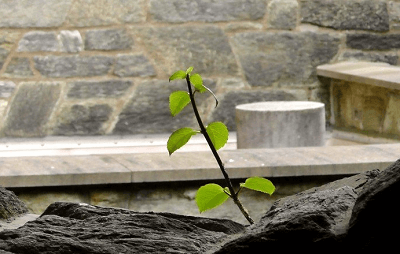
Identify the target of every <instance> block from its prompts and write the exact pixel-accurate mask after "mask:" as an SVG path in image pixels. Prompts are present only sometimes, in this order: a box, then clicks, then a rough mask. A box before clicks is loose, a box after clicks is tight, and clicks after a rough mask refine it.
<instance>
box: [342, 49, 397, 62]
mask: <svg viewBox="0 0 400 254" xmlns="http://www.w3.org/2000/svg"><path fill="white" fill-rule="evenodd" d="M354 59H355V60H358V61H368V62H384V63H388V64H392V65H397V62H398V59H399V56H398V55H397V53H396V52H365V51H359V50H357V51H354V50H346V51H344V52H343V53H342V54H341V55H340V56H339V60H354Z"/></svg>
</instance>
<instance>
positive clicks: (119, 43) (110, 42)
mask: <svg viewBox="0 0 400 254" xmlns="http://www.w3.org/2000/svg"><path fill="white" fill-rule="evenodd" d="M132 45H133V40H132V39H131V37H130V36H129V35H128V33H127V32H126V30H124V29H99V30H89V31H87V32H86V38H85V49H86V50H124V49H130V48H131V46H132Z"/></svg>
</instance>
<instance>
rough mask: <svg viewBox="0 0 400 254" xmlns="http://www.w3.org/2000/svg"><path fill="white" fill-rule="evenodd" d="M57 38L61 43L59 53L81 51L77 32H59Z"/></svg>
mask: <svg viewBox="0 0 400 254" xmlns="http://www.w3.org/2000/svg"><path fill="white" fill-rule="evenodd" d="M57 38H58V39H59V41H60V43H61V51H63V52H68V53H78V52H80V51H82V50H83V41H82V37H81V34H80V33H79V31H77V30H73V31H68V30H63V31H60V34H59V35H58V36H57Z"/></svg>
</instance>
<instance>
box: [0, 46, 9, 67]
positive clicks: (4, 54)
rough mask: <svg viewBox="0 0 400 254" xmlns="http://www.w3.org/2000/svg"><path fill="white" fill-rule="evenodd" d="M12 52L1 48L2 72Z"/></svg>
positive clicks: (0, 65)
mask: <svg viewBox="0 0 400 254" xmlns="http://www.w3.org/2000/svg"><path fill="white" fill-rule="evenodd" d="M9 53H10V51H9V50H8V49H6V48H3V47H0V70H1V68H3V64H4V62H5V61H6V59H7V57H8V54H9Z"/></svg>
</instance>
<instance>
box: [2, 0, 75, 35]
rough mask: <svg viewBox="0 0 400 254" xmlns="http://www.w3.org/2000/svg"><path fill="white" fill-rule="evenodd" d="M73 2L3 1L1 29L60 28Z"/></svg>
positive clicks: (65, 0) (45, 0) (70, 0)
mask: <svg viewBox="0 0 400 254" xmlns="http://www.w3.org/2000/svg"><path fill="white" fill-rule="evenodd" d="M71 2H72V0H37V1H30V0H21V1H11V0H1V1H0V6H1V8H0V17H2V18H1V19H0V27H16V28H24V27H58V26H61V25H62V24H63V23H64V20H65V17H66V15H67V13H68V10H69V8H70V5H71Z"/></svg>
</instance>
